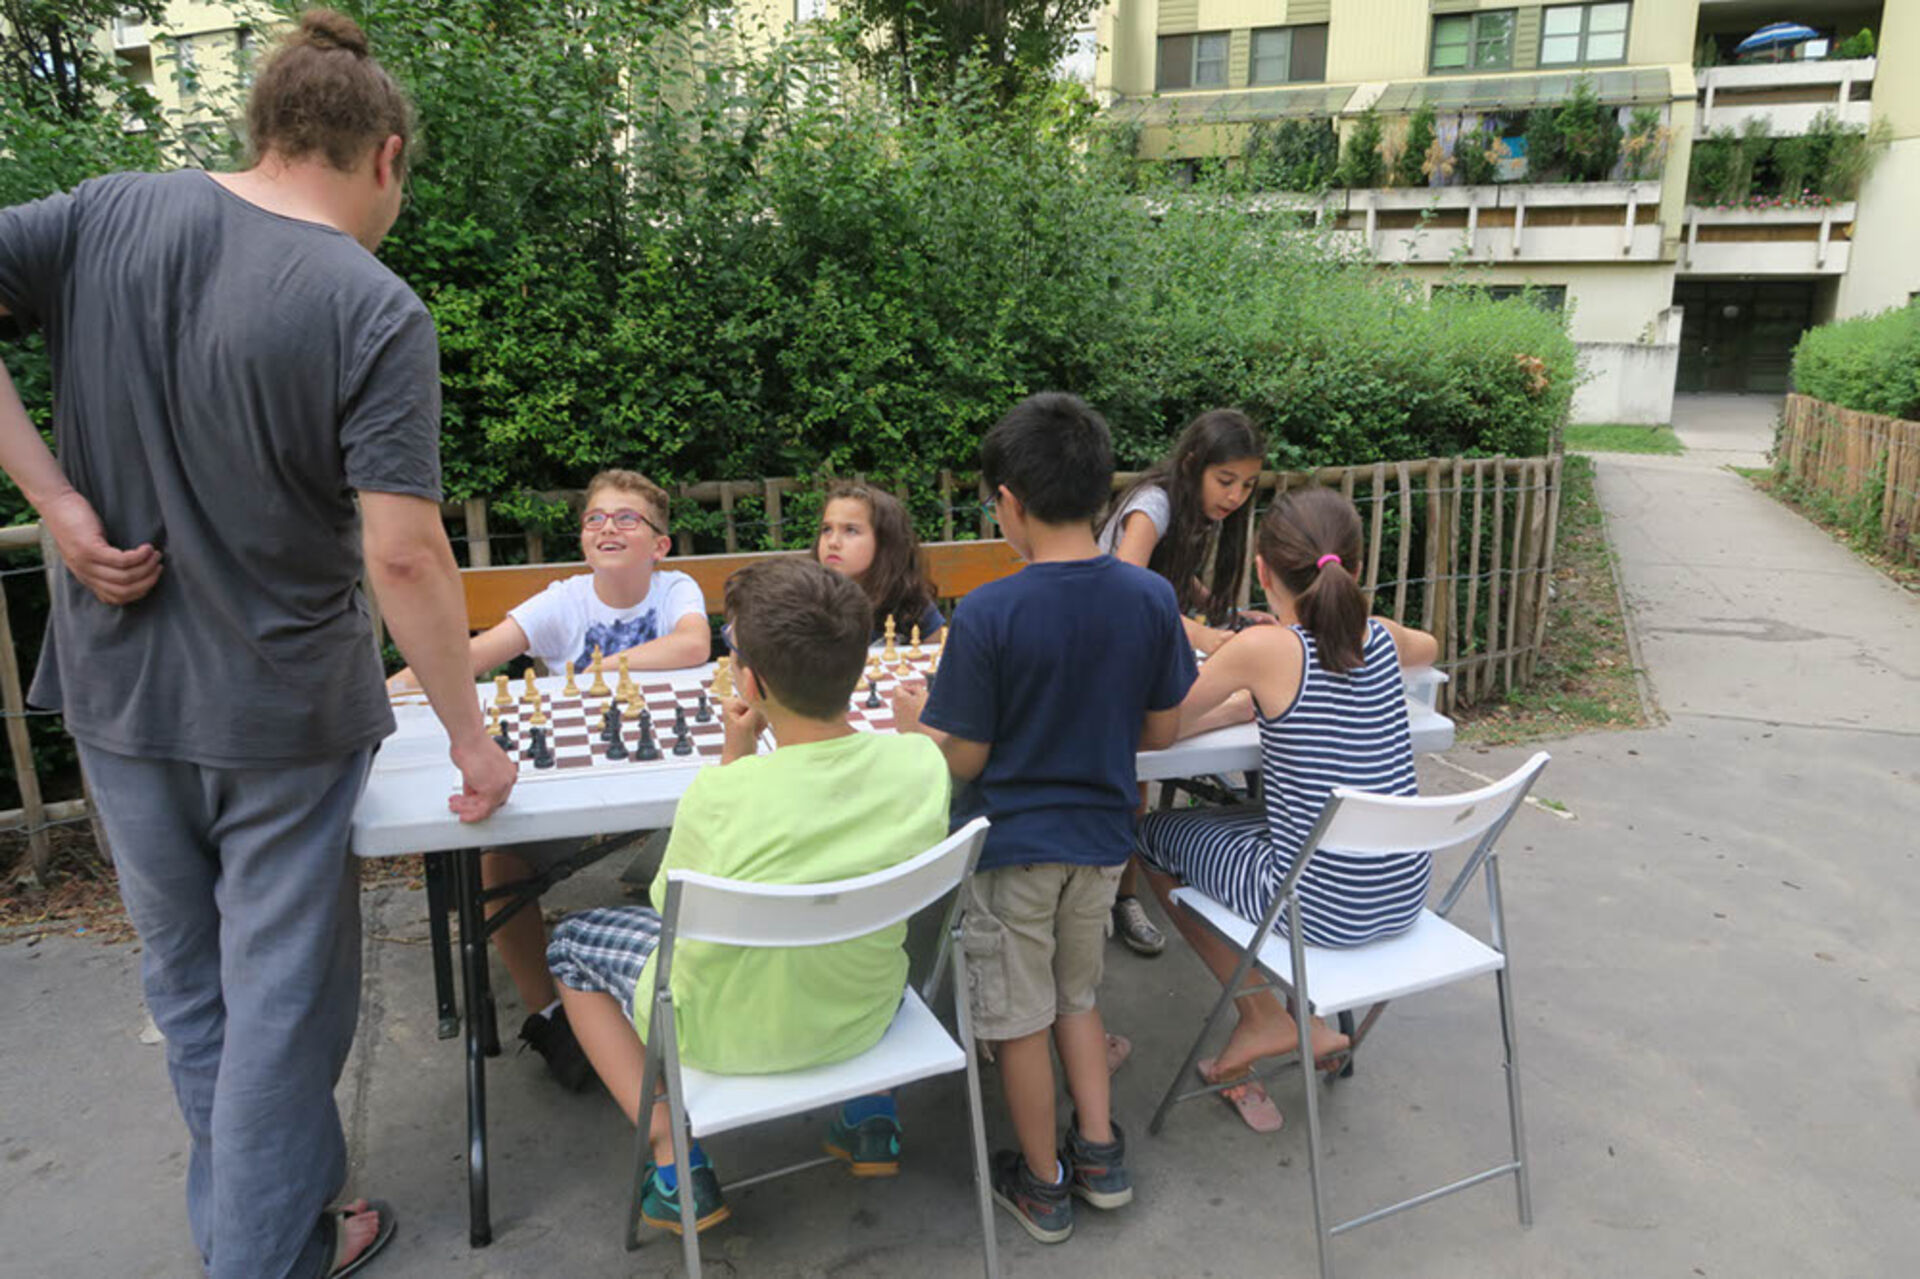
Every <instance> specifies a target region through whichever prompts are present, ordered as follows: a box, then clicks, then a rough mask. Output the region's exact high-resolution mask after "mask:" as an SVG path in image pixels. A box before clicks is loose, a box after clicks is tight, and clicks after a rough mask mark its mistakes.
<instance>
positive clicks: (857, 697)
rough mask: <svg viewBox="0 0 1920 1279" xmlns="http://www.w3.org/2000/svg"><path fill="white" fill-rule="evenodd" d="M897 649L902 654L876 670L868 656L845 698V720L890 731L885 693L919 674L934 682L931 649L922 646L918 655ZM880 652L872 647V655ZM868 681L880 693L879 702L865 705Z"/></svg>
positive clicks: (873, 729)
mask: <svg viewBox="0 0 1920 1279" xmlns="http://www.w3.org/2000/svg"><path fill="white" fill-rule="evenodd" d="M899 651H900V654H901V656H900V660H899V661H897V662H895V663H893V664H892V665H891V666H889V665H884V664H883V665H881V666H880V667H879V668H878V674H876V673H875V667H874V664H873V662H872V661H871V660H870V661H868V663H867V669H866V670H864V671H862V672H861V673H860V683H859V685H858V686H856V687H855V688H854V690H853V696H852V698H850V699H849V700H848V703H847V722H848V723H849V724H851V725H853V726H854V728H856V729H858V730H860V731H861V732H863V733H891V732H893V731H894V730H893V703H892V701H891V700H889V698H888V697H887V694H888V693H890V692H891V691H892V690H893V689H894V688H896V687H897V686H898V685H899V683H900V681H901V680H902V679H911V678H913V677H915V676H918V677H919V678H921V679H923V680H926V681H927V682H928V683H929V684H931V683H932V682H933V651H932V650H931V649H929V648H924V647H923V648H922V649H921V654H920V656H919V657H917V658H912V659H909V658H908V657H906V655H905V654H906V652H907V650H906V649H905V648H902V649H900V650H899ZM879 652H880V650H878V649H875V650H874V654H873V655H874V656H876V657H877V656H878V655H879ZM903 667H904V668H906V671H905V673H904V674H903V673H902V670H901V668H903ZM869 681H872V683H873V685H874V688H875V689H876V690H877V691H878V693H879V694H880V705H878V706H868V705H867V700H868V698H869V696H870V694H869V693H868V691H867V685H868V682H869Z"/></svg>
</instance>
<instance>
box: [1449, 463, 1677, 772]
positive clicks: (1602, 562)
mask: <svg viewBox="0 0 1920 1279" xmlns="http://www.w3.org/2000/svg"><path fill="white" fill-rule="evenodd" d="M1602 429H1606V430H1622V431H1625V430H1631V431H1640V432H1645V430H1646V428H1645V427H1607V428H1602ZM1668 434H1671V432H1668ZM1567 447H1568V448H1572V447H1573V441H1572V437H1571V433H1569V437H1568V442H1567ZM1561 474H1562V477H1563V483H1564V488H1563V490H1562V492H1561V495H1560V534H1559V541H1558V543H1557V544H1556V546H1555V548H1554V563H1553V599H1552V603H1551V604H1550V606H1549V607H1550V608H1551V610H1552V611H1551V613H1550V614H1549V616H1548V618H1547V638H1546V644H1545V645H1544V646H1543V647H1542V649H1541V651H1540V658H1539V661H1538V662H1537V663H1536V665H1535V667H1534V680H1533V683H1532V684H1531V685H1530V686H1528V687H1526V688H1522V689H1516V690H1515V691H1514V692H1513V694H1512V695H1511V696H1510V697H1508V698H1507V699H1506V700H1504V701H1495V700H1493V699H1488V700H1486V701H1483V702H1481V703H1479V704H1478V705H1474V706H1456V708H1455V709H1454V711H1453V719H1454V723H1455V725H1456V728H1457V732H1456V734H1455V736H1456V738H1457V740H1458V741H1459V742H1460V744H1462V745H1465V746H1505V745H1509V744H1511V743H1514V742H1525V741H1533V740H1537V739H1541V738H1551V737H1565V736H1567V735H1569V734H1572V733H1583V732H1588V731H1591V730H1594V729H1612V728H1639V727H1642V726H1644V725H1645V724H1646V722H1647V721H1646V717H1645V715H1644V714H1643V713H1642V710H1641V705H1640V688H1639V682H1638V678H1637V674H1636V672H1635V670H1634V666H1633V657H1632V654H1631V651H1630V650H1629V648H1628V647H1627V628H1626V621H1625V619H1624V618H1622V617H1621V615H1620V592H1619V589H1618V588H1617V587H1616V586H1615V584H1614V564H1613V550H1612V548H1611V547H1609V546H1608V544H1607V523H1606V517H1605V515H1604V514H1603V513H1602V512H1601V510H1600V501H1599V498H1598V497H1597V496H1596V495H1595V493H1594V491H1593V461H1592V459H1590V458H1585V457H1579V456H1573V455H1569V456H1568V458H1567V460H1566V464H1565V468H1564V469H1563V471H1562V472H1561Z"/></svg>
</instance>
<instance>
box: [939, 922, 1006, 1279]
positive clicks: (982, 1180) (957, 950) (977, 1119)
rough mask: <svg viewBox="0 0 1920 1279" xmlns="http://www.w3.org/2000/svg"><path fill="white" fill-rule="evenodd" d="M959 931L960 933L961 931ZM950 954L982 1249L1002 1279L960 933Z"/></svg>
mask: <svg viewBox="0 0 1920 1279" xmlns="http://www.w3.org/2000/svg"><path fill="white" fill-rule="evenodd" d="M955 931H956V934H957V932H958V930H955ZM950 953H951V955H952V966H953V1007H954V1014H953V1015H954V1022H955V1024H956V1025H957V1026H958V1028H959V1031H960V1049H961V1051H962V1052H964V1053H966V1054H967V1115H968V1119H969V1121H970V1122H971V1124H972V1126H973V1181H974V1192H975V1194H976V1195H977V1196H978V1198H979V1200H980V1249H981V1254H982V1257H983V1259H984V1260H985V1263H986V1274H987V1279H999V1277H1000V1255H999V1247H998V1241H997V1240H996V1239H995V1237H994V1229H993V1189H992V1176H993V1174H992V1171H991V1170H990V1169H989V1168H988V1166H987V1118H986V1108H985V1107H984V1106H982V1105H981V1102H980V1054H979V1053H978V1052H976V1051H975V1049H974V1042H973V1013H972V1009H971V1006H970V1004H969V1000H970V999H971V998H972V991H970V990H969V989H968V987H967V969H966V958H965V955H964V953H963V951H962V949H961V946H960V938H959V937H958V936H957V935H956V936H955V937H954V939H953V949H952V951H951V952H950Z"/></svg>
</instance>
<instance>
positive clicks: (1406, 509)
mask: <svg viewBox="0 0 1920 1279" xmlns="http://www.w3.org/2000/svg"><path fill="white" fill-rule="evenodd" d="M1393 473H1394V477H1395V478H1396V479H1398V480H1399V481H1400V558H1399V560H1398V561H1397V562H1398V564H1399V571H1398V572H1397V573H1395V574H1394V576H1395V577H1396V578H1397V579H1398V580H1396V581H1395V582H1394V584H1393V620H1394V621H1396V622H1400V623H1402V624H1404V623H1405V622H1406V620H1407V551H1408V549H1409V548H1410V547H1411V546H1412V539H1413V479H1412V476H1411V474H1410V472H1409V471H1408V468H1407V464H1406V463H1405V462H1395V463H1394V464H1393Z"/></svg>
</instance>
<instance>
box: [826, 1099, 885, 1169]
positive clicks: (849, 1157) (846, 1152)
mask: <svg viewBox="0 0 1920 1279" xmlns="http://www.w3.org/2000/svg"><path fill="white" fill-rule="evenodd" d="M827 1153H828V1154H830V1155H832V1156H833V1157H834V1158H835V1159H838V1160H840V1161H841V1162H842V1163H844V1164H846V1165H847V1169H848V1171H850V1172H851V1173H853V1175H854V1176H856V1177H897V1176H899V1175H900V1121H899V1120H897V1119H895V1118H894V1117H893V1116H891V1115H870V1116H868V1117H867V1118H866V1119H863V1120H861V1121H860V1122H859V1123H857V1124H850V1123H848V1122H847V1120H846V1117H845V1116H844V1115H842V1114H841V1113H839V1112H838V1111H835V1112H834V1116H833V1122H832V1123H831V1124H829V1125H828V1126H827Z"/></svg>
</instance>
